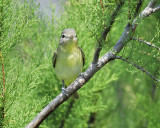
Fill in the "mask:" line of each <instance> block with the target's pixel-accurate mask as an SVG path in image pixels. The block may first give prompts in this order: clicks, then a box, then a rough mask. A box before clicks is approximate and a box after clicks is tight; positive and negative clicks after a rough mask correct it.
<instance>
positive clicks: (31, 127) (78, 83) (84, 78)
mask: <svg viewBox="0 0 160 128" xmlns="http://www.w3.org/2000/svg"><path fill="white" fill-rule="evenodd" d="M152 13H153V12H151V13H150V14H152ZM141 15H142V17H143V18H144V17H145V15H146V14H145V13H143V14H141ZM143 15H144V16H143ZM141 19H142V18H141ZM135 21H136V20H134V21H133V23H132V25H129V24H128V25H127V26H126V27H125V29H124V32H123V34H122V36H121V37H120V39H119V40H118V42H117V43H116V45H115V46H114V47H113V50H112V51H109V52H107V53H106V54H105V55H104V56H102V57H101V58H100V59H98V58H99V53H100V51H101V48H100V50H98V52H95V57H94V58H95V60H94V61H93V63H91V64H90V66H89V67H88V69H87V70H86V71H85V72H84V73H82V74H81V75H80V76H79V77H78V78H77V79H76V80H75V81H74V82H72V83H71V84H70V85H69V86H68V87H67V88H66V92H67V95H68V96H69V97H70V96H71V95H72V94H73V93H75V92H76V91H77V90H78V89H80V88H81V87H82V86H83V85H84V84H85V83H87V82H88V81H89V80H90V79H91V78H92V77H93V75H94V74H95V73H96V72H97V71H98V70H100V69H101V68H102V67H103V66H104V65H106V64H107V63H108V62H110V61H111V60H114V59H115V58H116V56H115V54H117V53H119V52H120V51H121V50H122V49H123V47H124V44H125V43H127V41H128V40H129V39H130V38H129V35H131V34H133V30H134V29H132V28H134V26H135V25H136V23H135ZM105 30H106V31H104V37H103V34H102V38H103V39H104V38H105V37H106V35H105V34H107V33H108V31H107V29H105ZM96 61H97V63H94V62H96ZM69 97H66V95H64V94H63V93H60V94H59V95H58V96H57V97H56V98H55V99H53V100H52V101H51V102H50V103H49V104H48V105H47V106H46V107H45V108H44V109H43V110H42V111H41V112H40V113H39V114H38V115H37V116H36V117H35V118H34V119H33V120H32V121H31V122H30V123H29V124H28V125H27V126H26V128H36V127H38V126H39V125H40V124H41V123H42V122H43V120H45V119H46V118H47V117H48V115H49V114H51V113H52V112H53V111H54V110H55V109H56V108H57V107H58V106H59V105H61V104H62V103H63V102H65V101H66V100H67V99H68V98H69Z"/></svg>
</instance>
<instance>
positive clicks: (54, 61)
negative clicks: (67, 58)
mask: <svg viewBox="0 0 160 128" xmlns="http://www.w3.org/2000/svg"><path fill="white" fill-rule="evenodd" d="M56 58H57V50H56V51H55V52H54V55H53V58H52V64H53V68H55V66H56Z"/></svg>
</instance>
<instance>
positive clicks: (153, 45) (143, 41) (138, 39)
mask: <svg viewBox="0 0 160 128" xmlns="http://www.w3.org/2000/svg"><path fill="white" fill-rule="evenodd" d="M132 39H133V40H137V41H139V42H141V43H144V44H146V45H148V46H151V47H154V48H156V49H157V50H159V51H160V48H159V47H158V46H156V45H155V44H151V43H150V42H147V41H145V40H142V39H140V38H136V37H132Z"/></svg>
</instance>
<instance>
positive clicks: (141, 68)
mask: <svg viewBox="0 0 160 128" xmlns="http://www.w3.org/2000/svg"><path fill="white" fill-rule="evenodd" d="M116 59H120V60H123V61H125V62H127V63H129V64H131V65H133V66H135V67H136V68H137V69H139V70H141V71H142V72H144V73H146V74H147V75H148V76H149V77H151V78H152V79H153V80H154V81H158V82H159V81H160V80H159V79H158V78H156V77H155V76H153V75H152V74H151V73H149V72H148V71H146V70H145V69H144V68H143V67H141V66H139V65H137V64H135V63H133V62H132V61H128V60H127V59H124V58H122V57H119V56H116Z"/></svg>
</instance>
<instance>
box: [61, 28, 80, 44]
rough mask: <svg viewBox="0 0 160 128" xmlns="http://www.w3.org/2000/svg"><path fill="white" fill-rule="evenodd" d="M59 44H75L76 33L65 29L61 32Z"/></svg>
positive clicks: (71, 29)
mask: <svg viewBox="0 0 160 128" xmlns="http://www.w3.org/2000/svg"><path fill="white" fill-rule="evenodd" d="M59 43H60V44H62V45H63V44H64V45H65V44H69V43H77V35H76V31H75V30H74V29H73V28H67V29H64V30H63V31H62V34H61V39H60V42H59Z"/></svg>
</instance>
